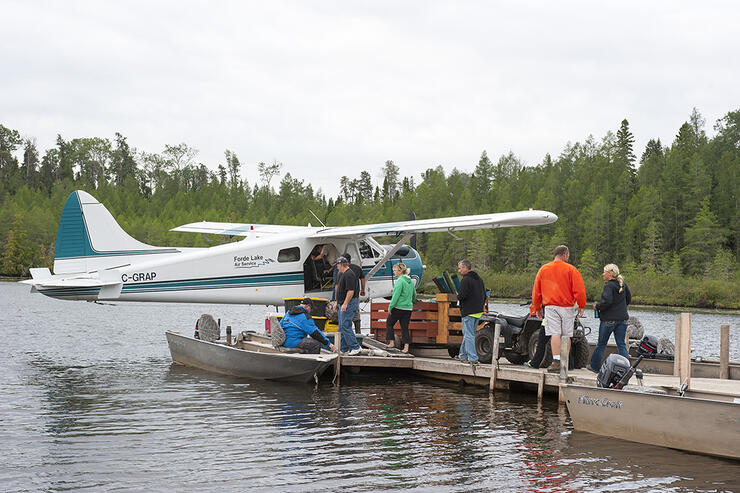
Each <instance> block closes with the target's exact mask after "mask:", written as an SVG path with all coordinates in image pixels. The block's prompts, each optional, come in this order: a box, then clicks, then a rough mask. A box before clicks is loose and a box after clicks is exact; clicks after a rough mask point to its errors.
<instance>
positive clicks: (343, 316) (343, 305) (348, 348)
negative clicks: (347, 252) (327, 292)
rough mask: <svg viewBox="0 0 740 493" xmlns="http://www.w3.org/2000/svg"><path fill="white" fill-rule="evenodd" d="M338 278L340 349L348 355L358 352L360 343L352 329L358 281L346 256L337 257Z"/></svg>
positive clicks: (358, 286) (356, 303) (357, 294)
mask: <svg viewBox="0 0 740 493" xmlns="http://www.w3.org/2000/svg"><path fill="white" fill-rule="evenodd" d="M337 269H338V270H339V280H338V281H337V304H338V305H339V306H338V311H339V332H341V334H342V345H341V348H340V351H342V352H343V353H344V352H349V355H350V356H352V355H354V354H359V352H360V344H359V343H358V342H357V338H356V337H355V333H354V332H353V331H352V319H353V318H354V316H355V312H356V311H357V305H358V301H359V296H360V293H359V290H360V289H359V288H360V282H359V280H358V279H357V275H356V274H355V273H354V272H353V271H352V269H350V268H349V260H347V258H346V257H339V258H338V259H337Z"/></svg>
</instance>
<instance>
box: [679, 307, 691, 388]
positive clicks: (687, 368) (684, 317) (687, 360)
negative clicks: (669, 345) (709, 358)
mask: <svg viewBox="0 0 740 493" xmlns="http://www.w3.org/2000/svg"><path fill="white" fill-rule="evenodd" d="M677 328H678V329H679V333H680V336H679V337H680V344H676V356H675V358H676V359H677V360H678V379H679V383H678V385H679V386H681V385H683V384H686V385H690V383H691V314H690V313H682V314H681V316H680V317H679V323H678V325H677Z"/></svg>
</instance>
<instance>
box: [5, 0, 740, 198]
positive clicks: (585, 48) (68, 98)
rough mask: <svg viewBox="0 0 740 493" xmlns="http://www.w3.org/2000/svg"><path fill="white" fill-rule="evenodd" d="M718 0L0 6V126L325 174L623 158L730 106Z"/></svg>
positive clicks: (45, 142)
mask: <svg viewBox="0 0 740 493" xmlns="http://www.w3.org/2000/svg"><path fill="white" fill-rule="evenodd" d="M738 10H739V9H738V7H736V6H735V5H734V4H732V3H711V2H710V4H706V3H705V4H701V5H699V4H694V3H689V2H679V3H675V2H672V3H650V4H647V5H645V4H644V3H640V2H626V3H624V2H622V3H619V4H609V3H607V4H604V3H597V4H594V3H592V2H583V3H569V4H567V5H566V4H562V3H551V2H517V3H514V4H498V3H493V2H365V3H352V4H347V3H346V2H317V3H306V2H269V3H267V2H262V3H257V2H255V3H247V2H216V3H206V2H188V3H182V2H126V3H125V4H120V3H112V2H111V3H106V2H75V1H72V2H62V3H60V2H47V3H41V2H6V3H5V8H4V11H5V12H6V14H7V15H6V17H7V19H10V22H6V23H5V27H4V29H3V30H2V31H1V32H0V67H2V72H3V74H2V77H1V78H0V89H1V90H0V108H2V114H1V115H0V123H3V124H4V125H6V126H9V127H12V128H16V129H18V130H20V131H21V132H22V133H24V134H26V135H29V136H35V137H37V138H38V140H39V146H40V147H41V148H48V147H51V146H52V145H53V143H54V139H55V137H56V134H57V133H60V134H62V136H63V137H65V138H67V139H71V138H75V137H83V136H100V137H112V136H113V134H114V133H115V132H121V133H122V134H123V135H125V136H127V137H128V140H129V143H130V144H131V145H132V146H135V147H137V148H139V149H141V150H146V151H148V152H158V151H161V150H162V149H163V148H164V145H165V144H176V143H179V142H186V143H187V144H189V145H190V146H192V147H195V148H197V149H199V150H200V156H199V158H200V160H201V161H202V162H204V163H205V164H207V165H208V166H209V167H212V168H215V167H216V166H217V165H218V164H219V163H223V162H224V158H223V152H224V150H225V149H230V150H232V151H234V152H235V153H236V154H237V155H238V156H239V158H240V160H241V162H242V163H244V164H245V166H246V173H247V177H248V178H249V180H250V181H251V182H252V183H254V182H255V181H256V180H257V172H256V164H257V163H258V162H259V161H265V162H271V161H272V160H273V159H277V160H278V161H281V162H283V163H284V164H285V166H284V168H283V169H284V171H286V172H290V173H291V174H292V175H293V176H295V177H298V178H301V179H304V180H306V181H307V182H310V183H312V184H314V186H315V187H321V188H322V189H323V190H324V191H325V192H327V193H329V194H331V195H334V194H336V193H337V191H338V183H339V176H341V174H347V175H348V176H350V177H355V176H359V173H360V171H362V170H363V169H367V170H368V171H370V172H371V175H372V176H373V177H374V178H375V177H376V176H377V172H378V171H379V169H380V168H381V167H382V165H383V163H384V162H385V160H387V159H393V160H394V161H395V162H396V164H397V165H399V167H400V169H401V173H402V174H403V175H407V176H415V177H418V176H419V174H420V173H421V172H423V170H424V169H426V168H428V167H432V166H436V165H438V164H442V165H443V166H445V168H446V169H447V170H448V171H449V170H451V169H452V167H458V168H459V169H464V170H472V169H473V168H474V166H475V164H476V162H477V159H478V156H479V155H480V153H481V151H483V150H484V149H486V150H487V151H488V153H489V155H490V156H492V157H493V158H495V157H496V156H498V155H500V154H503V153H507V152H508V151H509V150H511V151H513V152H514V153H515V154H516V155H519V156H521V157H522V158H523V159H524V161H525V162H527V163H528V164H537V163H538V162H540V161H541V159H542V158H543V156H544V155H545V154H546V153H551V154H553V155H557V154H558V153H559V152H560V151H561V150H562V148H563V146H564V145H565V144H566V143H567V142H568V141H579V140H584V139H585V138H586V137H587V136H588V135H589V134H593V135H594V136H595V137H597V138H601V137H602V136H603V135H604V134H605V133H606V132H607V131H610V130H611V131H616V130H617V128H618V127H619V124H620V122H621V120H622V119H623V118H627V119H628V120H629V121H630V124H631V128H632V131H633V133H634V134H635V137H636V154H638V155H639V154H640V153H641V152H642V149H643V148H644V145H645V143H646V142H647V140H649V139H650V138H660V139H661V140H662V141H663V142H664V143H670V142H671V141H672V140H673V136H674V135H675V133H676V132H677V130H678V127H679V126H680V124H681V123H682V122H683V121H685V120H686V119H687V118H688V116H689V114H690V112H691V109H692V108H693V107H694V106H696V107H697V108H698V109H699V110H700V111H701V112H702V114H703V115H704V116H705V118H706V119H707V122H708V126H709V127H710V128H708V129H707V130H711V124H712V123H713V122H714V121H715V120H716V119H717V118H720V117H721V116H723V115H724V114H725V113H726V112H728V111H731V110H734V109H737V107H736V106H737V101H739V100H740V98H739V96H740V94H739V93H740V89H739V88H740V86H739V85H738V84H737V83H736V81H737V80H738V75H740V74H738V71H739V69H738V64H737V62H735V58H736V54H735V53H734V52H735V47H736V46H738V38H739V37H740V35H738V34H737V29H735V27H734V25H733V22H734V19H737V17H738Z"/></svg>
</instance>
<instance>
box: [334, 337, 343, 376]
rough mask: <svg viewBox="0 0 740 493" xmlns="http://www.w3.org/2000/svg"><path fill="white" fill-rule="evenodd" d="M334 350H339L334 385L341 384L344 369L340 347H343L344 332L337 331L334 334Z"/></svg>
mask: <svg viewBox="0 0 740 493" xmlns="http://www.w3.org/2000/svg"><path fill="white" fill-rule="evenodd" d="M334 345H335V346H336V347H335V348H334V350H335V351H336V352H337V359H336V360H335V361H334V385H339V377H340V375H341V369H342V353H341V351H340V348H341V347H342V333H341V332H339V331H337V333H336V334H334Z"/></svg>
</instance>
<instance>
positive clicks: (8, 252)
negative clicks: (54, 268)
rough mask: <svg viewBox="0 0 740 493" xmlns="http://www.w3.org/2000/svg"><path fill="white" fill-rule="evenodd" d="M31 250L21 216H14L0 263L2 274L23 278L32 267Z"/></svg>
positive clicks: (32, 255) (32, 254)
mask: <svg viewBox="0 0 740 493" xmlns="http://www.w3.org/2000/svg"><path fill="white" fill-rule="evenodd" d="M33 257H34V253H33V248H32V247H31V246H30V245H29V242H28V239H27V235H26V228H25V225H24V224H23V216H22V215H21V214H16V216H15V220H14V221H13V228H12V229H11V230H10V232H9V233H8V240H7V244H6V245H5V250H4V251H3V254H2V257H0V261H1V263H2V272H3V273H4V274H7V275H11V276H23V275H26V274H28V269H29V268H30V267H31V266H32V265H33Z"/></svg>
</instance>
